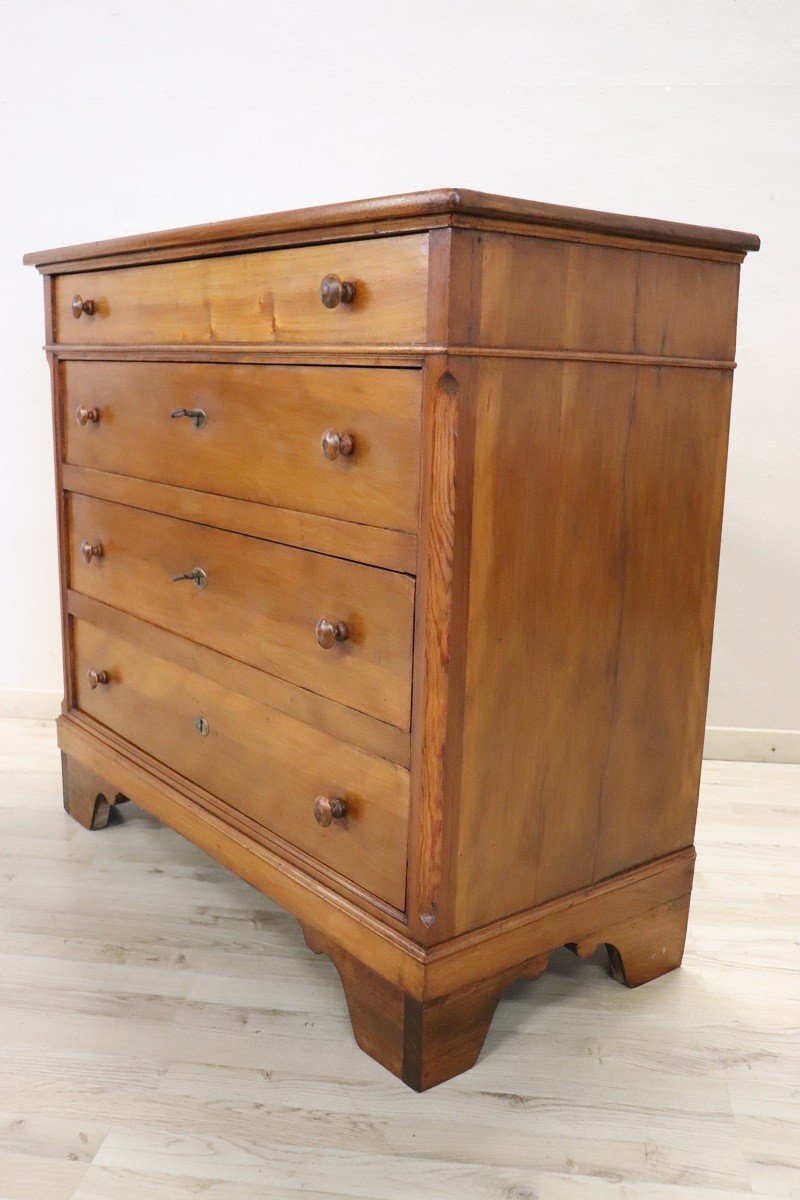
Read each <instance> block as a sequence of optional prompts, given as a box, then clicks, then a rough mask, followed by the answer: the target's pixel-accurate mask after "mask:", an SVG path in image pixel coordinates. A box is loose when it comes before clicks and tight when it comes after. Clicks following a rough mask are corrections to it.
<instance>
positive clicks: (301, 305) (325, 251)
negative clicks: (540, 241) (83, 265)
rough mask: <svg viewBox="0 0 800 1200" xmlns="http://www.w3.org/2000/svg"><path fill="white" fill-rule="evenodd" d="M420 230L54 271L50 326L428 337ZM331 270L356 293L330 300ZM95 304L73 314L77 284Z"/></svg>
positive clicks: (144, 337) (179, 338)
mask: <svg viewBox="0 0 800 1200" xmlns="http://www.w3.org/2000/svg"><path fill="white" fill-rule="evenodd" d="M427 259H428V239H427V235H426V234H416V235H411V236H408V237H401V238H380V239H374V240H372V241H363V242H337V243H333V244H332V245H329V246H298V247H296V248H294V249H291V250H274V251H268V252H264V253H259V254H242V255H231V256H226V257H222V258H202V259H190V260H187V261H185V262H176V263H168V264H166V263H165V264H154V265H153V266H148V267H131V268H128V269H124V270H116V271H91V272H87V273H84V274H81V273H78V274H74V275H60V276H58V278H57V279H56V287H55V331H56V338H57V340H58V341H61V342H73V343H76V344H78V345H86V344H88V345H95V344H101V345H102V344H105V343H115V342H153V343H161V342H167V343H170V342H177V343H181V342H198V343H201V344H203V343H206V344H207V343H209V342H212V343H213V342H217V341H219V342H243V343H260V344H262V345H263V344H265V343H266V344H269V343H281V342H290V343H291V342H294V343H302V342H311V343H315V342H332V343H334V344H336V345H344V346H346V345H347V344H348V343H354V344H356V345H359V344H364V343H394V344H397V343H400V344H403V343H410V344H413V343H416V342H421V341H423V340H424V334H425V321H426V288H427ZM333 270H335V271H337V272H338V273H339V274H340V275H341V276H342V278H343V279H344V278H346V279H348V280H354V281H355V283H356V291H355V294H354V296H353V299H352V302H350V303H348V304H340V305H339V306H338V307H337V308H335V309H330V308H328V307H327V306H326V305H325V304H324V303H323V301H322V297H321V295H320V286H321V284H322V281H323V279H324V278H325V276H326V275H328V274H329V273H331V271H333ZM78 293H80V294H81V295H82V296H84V297H86V298H88V299H91V302H92V304H93V311H92V313H91V314H90V315H86V316H84V317H82V319H81V320H79V321H76V320H75V319H74V314H73V311H72V302H73V299H74V297H75V295H76V294H78Z"/></svg>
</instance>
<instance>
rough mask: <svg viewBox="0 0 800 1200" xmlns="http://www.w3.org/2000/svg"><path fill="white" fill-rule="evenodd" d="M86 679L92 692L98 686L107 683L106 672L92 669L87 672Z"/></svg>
mask: <svg viewBox="0 0 800 1200" xmlns="http://www.w3.org/2000/svg"><path fill="white" fill-rule="evenodd" d="M86 678H87V679H88V681H89V687H90V688H91V689H92V691H94V689H95V688H96V687H97V686H98V685H99V684H101V683H108V671H95V670H94V668H92V669H91V670H90V671H88V672H87V675H86Z"/></svg>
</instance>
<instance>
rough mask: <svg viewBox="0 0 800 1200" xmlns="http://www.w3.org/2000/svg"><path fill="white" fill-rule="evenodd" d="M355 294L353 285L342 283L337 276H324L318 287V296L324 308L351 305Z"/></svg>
mask: <svg viewBox="0 0 800 1200" xmlns="http://www.w3.org/2000/svg"><path fill="white" fill-rule="evenodd" d="M355 294H356V285H355V284H354V283H343V282H342V280H341V279H340V278H339V276H338V275H326V276H325V278H324V279H323V281H322V283H321V284H320V285H319V295H320V299H321V300H322V303H323V304H324V305H325V307H326V308H338V306H339V305H340V304H352V302H353V300H354V298H355Z"/></svg>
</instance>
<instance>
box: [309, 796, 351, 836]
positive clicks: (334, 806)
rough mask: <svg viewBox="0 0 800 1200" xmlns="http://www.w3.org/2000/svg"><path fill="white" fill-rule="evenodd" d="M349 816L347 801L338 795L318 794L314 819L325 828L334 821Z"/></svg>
mask: <svg viewBox="0 0 800 1200" xmlns="http://www.w3.org/2000/svg"><path fill="white" fill-rule="evenodd" d="M346 816H347V801H345V800H341V799H340V798H339V797H338V796H333V797H331V798H329V797H328V796H317V798H316V800H315V801H314V820H315V821H316V822H317V824H318V825H321V826H322V828H323V829H327V828H328V826H329V825H330V824H331V822H332V821H341V820H342V818H343V817H346Z"/></svg>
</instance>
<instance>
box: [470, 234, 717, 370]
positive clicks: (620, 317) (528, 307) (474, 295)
mask: <svg viewBox="0 0 800 1200" xmlns="http://www.w3.org/2000/svg"><path fill="white" fill-rule="evenodd" d="M453 246H454V260H453V267H452V273H451V290H452V291H453V294H454V298H455V299H456V301H457V303H455V304H454V306H453V319H452V321H451V326H450V338H451V345H457V346H480V347H486V348H489V347H507V348H510V349H521V350H542V351H546V352H549V353H553V354H556V355H557V354H558V352H560V351H568V352H577V353H578V354H583V355H591V354H625V355H634V354H645V355H655V356H661V355H667V356H671V357H678V358H683V357H686V358H693V359H721V360H724V361H729V360H731V359H732V358H733V354H734V347H735V334H736V302H737V297H738V280H739V265H738V263H734V262H716V261H714V260H711V259H708V258H701V257H697V258H692V257H686V256H684V255H677V254H659V253H657V252H656V251H653V250H643V249H641V250H640V249H636V248H632V249H622V248H619V247H613V246H600V245H585V244H582V243H578V242H568V241H556V240H552V241H551V240H548V239H546V238H532V237H519V236H514V235H509V234H501V233H472V232H467V231H463V232H459V233H457V234H456V235H455V236H454V239H453Z"/></svg>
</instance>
